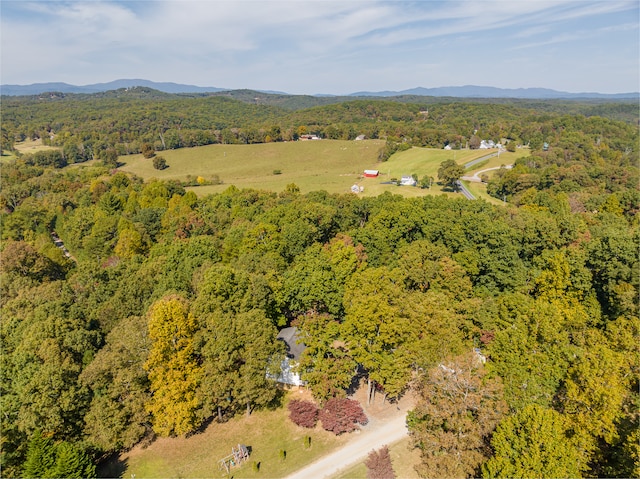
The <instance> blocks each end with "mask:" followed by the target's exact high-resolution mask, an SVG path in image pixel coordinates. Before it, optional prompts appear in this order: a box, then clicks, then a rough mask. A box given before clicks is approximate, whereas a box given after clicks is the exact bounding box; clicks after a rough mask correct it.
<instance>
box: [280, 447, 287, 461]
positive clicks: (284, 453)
mask: <svg viewBox="0 0 640 479" xmlns="http://www.w3.org/2000/svg"><path fill="white" fill-rule="evenodd" d="M279 456H280V460H281V461H284V460H285V459H286V458H287V451H285V450H284V449H280V451H279Z"/></svg>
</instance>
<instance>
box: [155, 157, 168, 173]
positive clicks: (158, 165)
mask: <svg viewBox="0 0 640 479" xmlns="http://www.w3.org/2000/svg"><path fill="white" fill-rule="evenodd" d="M153 167H154V168H155V169H156V170H164V169H165V168H166V167H167V160H165V159H164V158H163V157H162V156H156V157H154V158H153Z"/></svg>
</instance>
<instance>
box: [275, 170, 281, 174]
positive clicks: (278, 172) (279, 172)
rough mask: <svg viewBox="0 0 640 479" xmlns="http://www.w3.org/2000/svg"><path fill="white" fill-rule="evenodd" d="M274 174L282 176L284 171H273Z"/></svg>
mask: <svg viewBox="0 0 640 479" xmlns="http://www.w3.org/2000/svg"><path fill="white" fill-rule="evenodd" d="M273 174H274V175H281V174H282V170H273Z"/></svg>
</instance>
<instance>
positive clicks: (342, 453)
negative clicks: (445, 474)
mask: <svg viewBox="0 0 640 479" xmlns="http://www.w3.org/2000/svg"><path fill="white" fill-rule="evenodd" d="M405 418H406V416H405V414H400V415H398V416H395V417H393V418H390V419H388V420H381V419H378V420H376V421H375V422H374V423H370V424H369V425H367V426H365V427H364V428H363V429H362V431H361V432H360V435H359V437H358V438H356V439H353V440H352V441H350V442H349V443H347V444H346V445H345V446H343V447H342V448H341V449H340V450H338V451H335V452H333V453H331V454H329V455H327V456H324V457H322V458H320V459H318V460H317V461H316V462H314V463H312V464H309V465H308V466H306V467H304V468H302V469H300V470H298V471H297V472H294V473H293V474H291V475H289V476H288V477H287V478H286V479H309V478H314V479H316V478H318V479H320V478H323V477H329V476H332V475H334V474H336V473H337V472H339V471H340V470H342V469H345V468H347V467H349V466H351V465H352V464H356V463H358V462H360V461H362V460H364V459H365V458H366V457H367V455H368V454H369V453H370V452H371V451H372V450H374V449H379V448H381V447H382V446H384V445H385V444H386V445H391V444H393V443H394V442H397V441H399V440H401V439H403V438H404V437H406V436H407V425H406V419H405Z"/></svg>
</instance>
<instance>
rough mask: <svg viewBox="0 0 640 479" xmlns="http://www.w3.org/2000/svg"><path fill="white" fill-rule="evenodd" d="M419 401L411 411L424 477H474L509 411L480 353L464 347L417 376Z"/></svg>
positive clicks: (411, 430)
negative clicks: (505, 414)
mask: <svg viewBox="0 0 640 479" xmlns="http://www.w3.org/2000/svg"><path fill="white" fill-rule="evenodd" d="M416 392H417V394H418V402H417V404H416V407H415V409H413V410H412V411H410V412H409V414H408V416H407V425H408V427H409V434H410V436H411V437H412V439H413V444H414V445H415V446H416V447H418V448H419V449H420V451H421V455H422V461H421V463H420V465H419V466H417V467H416V470H417V471H418V473H419V474H420V475H421V476H423V477H474V476H477V474H478V471H479V469H478V468H479V466H480V465H481V464H482V462H483V461H484V460H485V459H486V458H487V457H488V455H489V451H488V450H487V446H486V443H487V440H488V438H489V436H490V434H491V433H492V432H493V430H494V428H495V427H496V425H497V424H498V422H499V421H500V419H501V418H502V416H503V414H504V413H505V412H506V409H507V406H506V403H505V402H504V400H503V399H502V383H501V381H500V379H499V378H496V377H489V376H488V375H487V373H486V370H485V368H484V366H483V364H482V361H481V358H480V357H479V356H478V355H477V354H476V353H474V352H469V353H466V354H464V355H462V356H459V357H457V358H455V359H454V360H451V361H445V362H443V363H442V364H440V365H438V366H436V367H434V368H433V369H431V370H430V371H429V372H428V374H425V375H424V376H422V377H420V378H418V379H417V381H416Z"/></svg>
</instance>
